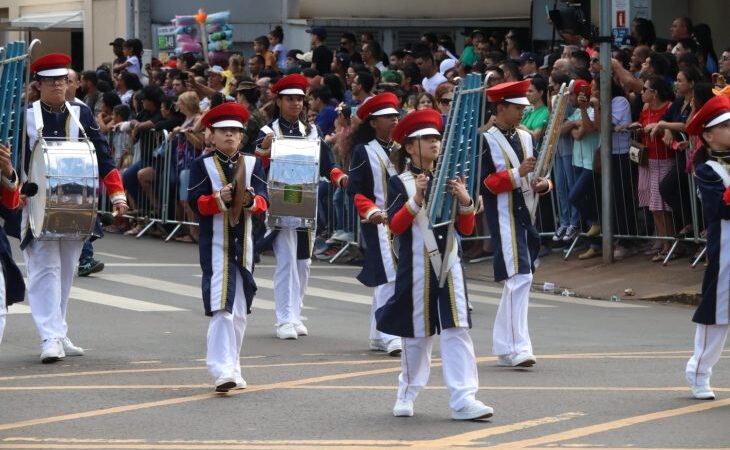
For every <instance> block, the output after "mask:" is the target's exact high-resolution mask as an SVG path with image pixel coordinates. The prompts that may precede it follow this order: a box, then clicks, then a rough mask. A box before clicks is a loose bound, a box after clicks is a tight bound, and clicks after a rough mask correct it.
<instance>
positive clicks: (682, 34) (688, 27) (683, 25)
mask: <svg viewBox="0 0 730 450" xmlns="http://www.w3.org/2000/svg"><path fill="white" fill-rule="evenodd" d="M669 35H670V36H671V37H672V41H674V42H675V44H674V46H673V47H672V54H675V53H677V45H676V43H677V42H679V41H681V40H682V39H691V38H692V19H690V18H689V17H684V16H682V17H677V18H675V19H674V20H673V21H672V25H671V26H670V27H669Z"/></svg>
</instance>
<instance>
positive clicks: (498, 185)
mask: <svg viewBox="0 0 730 450" xmlns="http://www.w3.org/2000/svg"><path fill="white" fill-rule="evenodd" d="M484 185H485V186H486V187H487V189H489V191H490V192H491V193H492V194H501V193H502V192H509V191H511V190H513V189H514V188H515V187H514V184H513V183H512V174H511V173H510V171H509V170H503V171H501V172H497V173H492V174H490V175H487V178H485V179H484Z"/></svg>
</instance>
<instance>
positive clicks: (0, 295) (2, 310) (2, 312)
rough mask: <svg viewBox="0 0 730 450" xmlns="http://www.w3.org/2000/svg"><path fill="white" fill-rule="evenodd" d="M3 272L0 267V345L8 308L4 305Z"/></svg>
mask: <svg viewBox="0 0 730 450" xmlns="http://www.w3.org/2000/svg"><path fill="white" fill-rule="evenodd" d="M5 294H6V293H5V271H4V270H3V268H2V266H0V344H2V343H3V334H5V318H6V317H7V315H8V306H7V305H6V304H5V301H6V299H5Z"/></svg>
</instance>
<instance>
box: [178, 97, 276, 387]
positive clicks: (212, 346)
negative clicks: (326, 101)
mask: <svg viewBox="0 0 730 450" xmlns="http://www.w3.org/2000/svg"><path fill="white" fill-rule="evenodd" d="M248 119H249V112H248V109H246V107H245V106H243V105H241V104H239V103H223V104H222V105H219V106H216V107H215V108H213V109H211V110H210V111H208V113H207V114H206V115H205V116H203V119H202V123H203V125H205V126H206V127H207V128H208V129H210V130H211V138H212V140H213V143H214V145H215V150H214V151H212V152H210V153H207V154H205V155H204V156H202V157H200V158H198V159H196V160H195V161H194V163H193V166H192V168H191V169H190V188H189V189H188V191H189V192H188V201H189V202H190V207H191V208H192V209H193V211H195V213H196V214H198V215H199V216H200V239H199V241H198V246H199V248H200V266H201V268H202V269H203V304H204V307H205V314H206V315H207V316H210V323H209V325H208V350H207V355H206V363H207V366H208V371H209V372H210V374H211V376H212V377H213V380H214V382H215V389H216V391H218V392H227V391H228V390H230V389H233V388H239V389H243V388H245V387H246V381H245V380H244V379H243V376H242V375H241V362H240V354H241V347H242V345H243V336H244V333H245V331H246V315H247V314H249V313H250V312H251V303H252V301H253V296H254V293H255V292H256V283H255V281H254V279H253V266H254V257H253V250H254V246H253V237H252V236H253V234H252V223H251V216H252V215H253V214H263V213H264V212H266V208H267V206H268V195H267V191H266V181H265V176H266V175H265V174H264V169H263V166H262V163H261V160H260V159H259V158H256V157H255V156H252V155H245V154H243V153H241V152H239V151H238V148H239V145H240V144H241V141H242V140H243V136H244V134H243V130H244V124H245V123H246V121H247V120H248ZM240 164H243V165H244V166H243V167H244V168H245V171H246V172H245V186H240V185H237V186H235V188H234V184H233V181H234V176H235V173H236V167H237V165H240ZM237 189H242V190H243V196H244V198H243V207H244V211H243V216H242V218H239V220H238V221H237V223H236V224H235V225H232V224H231V223H230V220H229V215H230V214H231V211H230V209H231V206H232V205H231V203H232V201H233V196H234V195H235V190H237ZM241 219H242V220H241Z"/></svg>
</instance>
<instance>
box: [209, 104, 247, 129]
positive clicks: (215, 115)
mask: <svg viewBox="0 0 730 450" xmlns="http://www.w3.org/2000/svg"><path fill="white" fill-rule="evenodd" d="M248 116H249V113H248V109H246V107H245V106H243V105H242V104H240V103H236V102H228V103H223V104H222V105H218V106H216V107H215V108H213V109H211V110H210V111H208V112H207V113H206V114H205V115H204V116H203V125H205V126H206V127H208V128H229V127H234V128H243V124H244V123H246V122H247V121H248Z"/></svg>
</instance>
